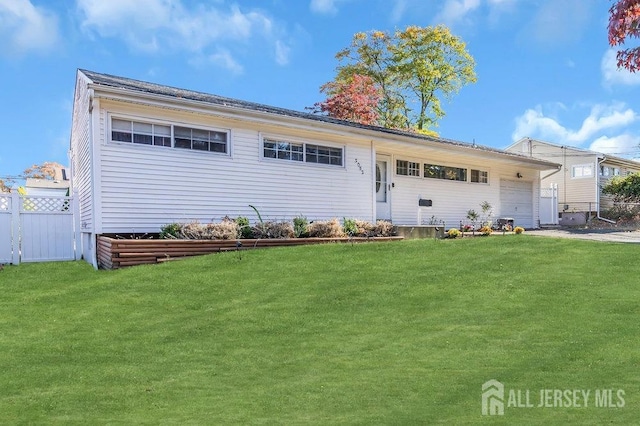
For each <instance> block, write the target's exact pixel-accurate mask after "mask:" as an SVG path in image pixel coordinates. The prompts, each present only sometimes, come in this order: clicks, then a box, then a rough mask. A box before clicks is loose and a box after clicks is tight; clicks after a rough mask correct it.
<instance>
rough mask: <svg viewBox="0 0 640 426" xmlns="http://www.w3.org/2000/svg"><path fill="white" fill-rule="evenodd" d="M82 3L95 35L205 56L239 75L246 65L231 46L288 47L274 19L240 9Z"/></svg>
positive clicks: (140, 0) (165, 0) (162, 0)
mask: <svg viewBox="0 0 640 426" xmlns="http://www.w3.org/2000/svg"><path fill="white" fill-rule="evenodd" d="M77 4H78V10H79V12H80V14H81V19H82V27H83V29H84V30H85V31H86V32H88V33H89V34H92V35H93V34H97V35H98V36H100V37H114V38H121V39H123V40H124V41H125V42H126V43H127V44H128V45H129V46H130V47H131V48H133V49H134V50H141V51H146V52H161V51H167V50H173V51H185V50H186V51H189V52H193V53H196V54H203V55H205V56H209V57H210V58H212V60H213V61H214V62H215V63H217V64H219V65H222V66H224V67H225V68H227V69H229V70H232V71H233V72H236V73H237V72H241V68H242V67H241V66H240V64H239V63H238V62H237V61H236V60H235V59H233V57H232V55H231V54H230V53H229V46H228V45H230V44H233V43H240V44H242V45H243V47H244V46H246V45H248V44H252V45H259V44H260V43H268V44H273V45H274V47H275V48H276V49H279V50H280V51H284V50H285V47H286V46H284V45H282V43H281V42H280V44H281V45H280V46H279V47H278V45H277V43H278V42H277V40H276V34H275V33H276V32H277V30H276V29H275V26H274V24H273V22H272V20H271V19H270V18H269V17H268V16H266V15H264V14H263V13H261V12H258V11H248V12H247V11H243V10H241V9H240V8H239V7H238V6H237V5H232V6H230V7H229V8H228V9H222V8H219V7H216V6H215V4H214V5H209V6H206V5H203V4H200V5H198V6H194V7H193V8H188V7H185V4H183V2H182V0H136V1H131V0H110V1H108V2H107V1H104V0H77ZM211 51H214V53H213V54H210V53H208V52H211ZM221 52H226V53H221ZM278 59H279V60H281V59H282V58H281V57H280V58H278Z"/></svg>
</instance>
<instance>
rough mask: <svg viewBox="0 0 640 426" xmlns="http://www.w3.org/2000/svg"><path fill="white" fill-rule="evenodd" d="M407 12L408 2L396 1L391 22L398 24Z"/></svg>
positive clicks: (403, 0)
mask: <svg viewBox="0 0 640 426" xmlns="http://www.w3.org/2000/svg"><path fill="white" fill-rule="evenodd" d="M406 10H407V1H406V0H395V1H394V5H393V9H391V22H398V21H400V20H401V19H402V16H404V13H405V11H406Z"/></svg>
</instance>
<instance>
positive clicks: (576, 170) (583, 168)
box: [571, 164, 593, 179]
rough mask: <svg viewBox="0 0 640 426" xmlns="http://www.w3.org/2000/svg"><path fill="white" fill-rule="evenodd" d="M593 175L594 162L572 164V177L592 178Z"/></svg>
mask: <svg viewBox="0 0 640 426" xmlns="http://www.w3.org/2000/svg"><path fill="white" fill-rule="evenodd" d="M592 176H593V164H576V165H573V166H571V177H572V178H577V179H579V178H590V177H592Z"/></svg>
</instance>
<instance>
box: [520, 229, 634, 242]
mask: <svg viewBox="0 0 640 426" xmlns="http://www.w3.org/2000/svg"><path fill="white" fill-rule="evenodd" d="M526 234H527V235H536V236H541V237H555V238H575V239H580V240H593V241H608V242H612V243H640V231H622V230H619V229H577V228H576V229H573V228H561V229H534V230H527V231H526Z"/></svg>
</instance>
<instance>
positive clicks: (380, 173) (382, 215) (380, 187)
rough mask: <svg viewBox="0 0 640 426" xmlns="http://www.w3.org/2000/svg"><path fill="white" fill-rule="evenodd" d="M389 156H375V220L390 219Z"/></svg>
mask: <svg viewBox="0 0 640 426" xmlns="http://www.w3.org/2000/svg"><path fill="white" fill-rule="evenodd" d="M390 169H391V157H389V156H387V155H378V156H376V220H391V200H390V199H389V195H390V194H389V190H390V189H391V184H390V183H389V181H390V176H391V170H390Z"/></svg>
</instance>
